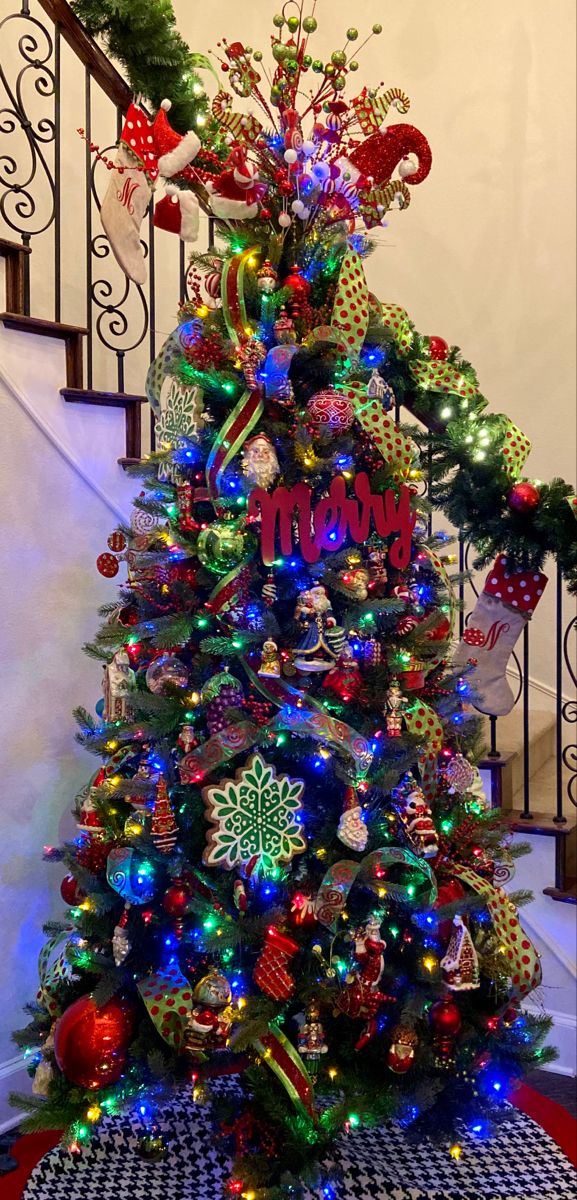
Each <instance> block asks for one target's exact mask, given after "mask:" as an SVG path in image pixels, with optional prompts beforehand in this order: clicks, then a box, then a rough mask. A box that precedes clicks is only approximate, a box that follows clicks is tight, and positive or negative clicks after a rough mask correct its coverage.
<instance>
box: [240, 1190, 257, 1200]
mask: <svg viewBox="0 0 577 1200" xmlns="http://www.w3.org/2000/svg"><path fill="white" fill-rule="evenodd" d="M242 1200H256V1192H243V1193H242Z"/></svg>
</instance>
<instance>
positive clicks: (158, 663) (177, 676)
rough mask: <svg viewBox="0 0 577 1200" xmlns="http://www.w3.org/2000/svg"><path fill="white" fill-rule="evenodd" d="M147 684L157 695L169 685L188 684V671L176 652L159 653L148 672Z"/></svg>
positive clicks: (181, 685)
mask: <svg viewBox="0 0 577 1200" xmlns="http://www.w3.org/2000/svg"><path fill="white" fill-rule="evenodd" d="M146 684H147V687H148V688H149V690H150V691H151V692H153V693H154V695H155V696H157V695H162V693H163V692H165V691H166V688H167V687H175V688H185V687H186V686H187V684H188V671H187V669H186V667H185V665H184V663H183V662H181V661H180V659H179V658H176V656H175V655H174V654H159V655H158V657H157V658H154V659H153V660H152V662H151V664H150V666H149V668H148V670H147V672H146Z"/></svg>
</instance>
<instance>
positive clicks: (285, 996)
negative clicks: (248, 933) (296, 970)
mask: <svg viewBox="0 0 577 1200" xmlns="http://www.w3.org/2000/svg"><path fill="white" fill-rule="evenodd" d="M298 950H299V946H298V943H297V942H293V940H292V938H289V937H287V936H286V934H284V933H281V932H280V930H279V929H277V928H276V925H269V927H268V929H267V931H266V934H265V939H264V946H263V948H262V950H261V952H260V954H259V956H258V959H257V961H256V966H255V968H254V972H253V979H254V981H255V983H256V984H258V986H259V988H260V990H261V992H264V993H265V995H266V996H270V997H271V998H272V999H273V1000H277V1001H278V1000H283V1001H284V1000H289V999H290V997H291V996H292V994H293V992H294V990H295V987H296V983H295V980H294V978H293V976H292V974H291V972H290V971H289V969H288V965H289V963H290V961H291V959H292V958H294V956H295V954H297V953H298Z"/></svg>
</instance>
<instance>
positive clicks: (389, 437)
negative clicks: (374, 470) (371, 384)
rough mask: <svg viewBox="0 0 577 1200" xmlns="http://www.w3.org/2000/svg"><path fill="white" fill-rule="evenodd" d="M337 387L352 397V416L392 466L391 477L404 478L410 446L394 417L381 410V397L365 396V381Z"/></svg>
mask: <svg viewBox="0 0 577 1200" xmlns="http://www.w3.org/2000/svg"><path fill="white" fill-rule="evenodd" d="M339 390H341V391H342V392H343V394H344V395H345V396H347V397H348V398H349V400H351V401H352V403H353V405H354V407H355V419H356V420H357V421H358V422H359V425H361V426H362V428H363V429H364V430H365V433H368V434H369V437H370V438H371V441H373V442H374V444H375V446H376V448H377V450H378V451H379V453H380V454H381V455H382V457H383V459H384V460H385V462H387V463H389V464H390V465H391V467H392V468H393V476H394V478H395V479H396V480H401V479H404V478H405V477H406V476H407V475H408V474H409V471H410V469H411V466H412V465H413V460H414V454H413V447H412V444H411V442H410V441H409V439H408V438H406V437H405V435H404V434H403V433H401V430H400V429H399V427H398V425H395V421H394V418H393V417H391V416H390V414H389V413H386V412H385V411H384V409H383V406H382V401H380V400H377V399H371V398H370V397H368V396H367V389H366V386H365V384H364V383H350V384H347V385H346V386H345V387H343V388H341V389H339Z"/></svg>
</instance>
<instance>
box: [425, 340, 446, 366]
mask: <svg viewBox="0 0 577 1200" xmlns="http://www.w3.org/2000/svg"><path fill="white" fill-rule="evenodd" d="M429 354H430V355H431V358H434V359H435V360H436V361H437V362H445V360H446V359H447V357H448V354H449V343H448V342H446V341H445V339H444V338H442V337H437V335H436V334H433V336H432V337H430V338H429Z"/></svg>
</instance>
